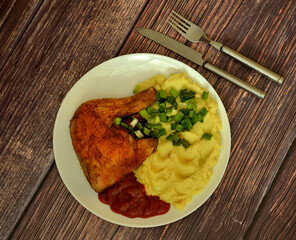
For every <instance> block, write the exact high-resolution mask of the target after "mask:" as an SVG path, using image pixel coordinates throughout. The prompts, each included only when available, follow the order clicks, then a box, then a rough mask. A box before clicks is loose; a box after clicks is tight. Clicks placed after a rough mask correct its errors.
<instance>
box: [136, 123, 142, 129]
mask: <svg viewBox="0 0 296 240" xmlns="http://www.w3.org/2000/svg"><path fill="white" fill-rule="evenodd" d="M137 127H138V129H139V130H142V129H143V126H142V124H141V123H140V122H138V123H137Z"/></svg>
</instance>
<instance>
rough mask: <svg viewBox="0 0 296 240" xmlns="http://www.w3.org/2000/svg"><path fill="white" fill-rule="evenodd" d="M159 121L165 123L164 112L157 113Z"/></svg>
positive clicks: (165, 116)
mask: <svg viewBox="0 0 296 240" xmlns="http://www.w3.org/2000/svg"><path fill="white" fill-rule="evenodd" d="M159 119H160V121H161V122H166V121H167V115H166V113H164V112H161V113H159Z"/></svg>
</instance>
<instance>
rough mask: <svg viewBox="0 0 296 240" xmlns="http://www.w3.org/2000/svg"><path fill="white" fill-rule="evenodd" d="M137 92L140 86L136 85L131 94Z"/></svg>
mask: <svg viewBox="0 0 296 240" xmlns="http://www.w3.org/2000/svg"><path fill="white" fill-rule="evenodd" d="M139 90H140V86H139V85H138V84H137V86H136V87H135V88H134V90H133V93H137V92H138V91H139Z"/></svg>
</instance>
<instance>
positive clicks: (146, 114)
mask: <svg viewBox="0 0 296 240" xmlns="http://www.w3.org/2000/svg"><path fill="white" fill-rule="evenodd" d="M139 113H140V115H141V116H142V117H143V118H145V119H147V118H149V113H148V112H147V110H146V109H142V110H141V111H140V112H139Z"/></svg>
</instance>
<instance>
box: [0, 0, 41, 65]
mask: <svg viewBox="0 0 296 240" xmlns="http://www.w3.org/2000/svg"><path fill="white" fill-rule="evenodd" d="M41 3H42V1H41V0H30V1H26V0H19V1H16V0H9V1H3V2H2V3H0V29H1V31H0V39H1V41H0V70H1V69H2V68H3V66H4V64H5V63H6V61H7V59H8V58H9V56H10V55H11V54H12V52H13V50H14V49H15V47H16V45H17V43H18V42H19V40H20V38H21V37H22V35H23V33H24V31H25V30H26V28H27V27H28V25H29V24H30V22H31V20H32V18H33V17H34V15H35V13H36V12H37V11H38V9H39V7H40V5H41Z"/></svg>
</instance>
